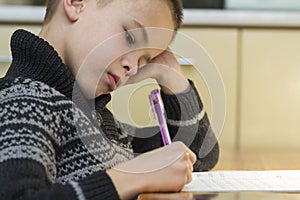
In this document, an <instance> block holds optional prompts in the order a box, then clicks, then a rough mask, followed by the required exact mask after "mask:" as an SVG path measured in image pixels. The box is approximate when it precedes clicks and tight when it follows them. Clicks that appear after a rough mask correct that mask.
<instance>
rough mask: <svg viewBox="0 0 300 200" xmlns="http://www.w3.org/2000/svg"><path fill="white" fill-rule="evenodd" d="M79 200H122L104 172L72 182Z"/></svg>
mask: <svg viewBox="0 0 300 200" xmlns="http://www.w3.org/2000/svg"><path fill="white" fill-rule="evenodd" d="M70 185H71V186H72V187H73V189H74V190H75V192H76V195H77V197H78V199H79V200H91V199H93V200H96V199H99V200H100V199H111V200H120V198H119V195H118V192H117V190H116V188H115V186H114V184H113V182H112V180H111V179H110V177H109V176H108V175H107V174H106V173H105V172H103V171H99V172H96V173H94V174H92V175H91V176H88V177H86V178H84V179H82V180H80V181H79V182H78V183H77V182H70Z"/></svg>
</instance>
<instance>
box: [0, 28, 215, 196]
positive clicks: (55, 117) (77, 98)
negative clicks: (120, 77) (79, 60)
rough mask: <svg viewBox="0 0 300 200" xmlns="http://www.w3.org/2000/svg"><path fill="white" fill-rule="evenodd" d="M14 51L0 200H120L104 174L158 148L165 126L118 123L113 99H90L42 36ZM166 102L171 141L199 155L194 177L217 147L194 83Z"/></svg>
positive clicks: (1, 135)
mask: <svg viewBox="0 0 300 200" xmlns="http://www.w3.org/2000/svg"><path fill="white" fill-rule="evenodd" d="M11 50H12V56H13V61H12V64H11V66H10V68H9V70H8V72H7V74H6V76H5V77H4V78H2V79H0V188H1V189H0V199H1V200H11V199H43V200H46V199H56V200H59V199H63V200H68V199H70V200H71V199H72V200H74V199H79V200H85V199H86V200H90V199H93V200H98V199H99V200H100V199H105V200H108V199H109V200H113V199H119V196H118V193H117V191H116V189H115V187H114V185H113V183H112V181H111V179H110V178H109V176H108V175H107V174H106V173H105V170H106V169H109V168H111V167H113V166H115V165H116V164H118V163H121V162H124V161H126V160H129V159H132V158H133V157H134V156H136V155H138V154H139V153H143V152H146V151H149V150H152V149H155V148H158V147H160V146H161V145H162V140H161V138H160V134H159V128H158V127H147V128H135V127H133V126H130V125H127V124H123V123H121V122H119V121H118V120H116V119H115V118H114V116H113V114H112V113H111V112H110V111H109V110H108V109H107V108H106V104H107V103H108V102H109V101H110V99H111V96H110V95H102V96H100V97H97V98H96V99H94V100H88V99H86V98H85V97H84V95H83V94H82V92H81V91H80V89H79V87H78V86H77V84H76V81H75V78H74V76H73V75H72V73H71V72H70V71H69V69H68V68H67V66H66V65H64V63H63V62H62V60H61V58H60V57H59V55H58V54H57V52H56V51H55V50H54V48H53V47H52V46H51V45H50V44H49V43H48V42H46V41H44V40H43V39H41V38H39V37H38V36H36V35H34V34H32V33H30V32H27V31H25V30H17V31H16V32H15V33H14V34H13V36H12V39H11ZM162 98H163V101H164V104H165V108H166V112H167V122H168V126H169V129H170V133H171V138H172V139H173V140H181V141H183V142H184V143H186V144H187V145H188V146H189V147H190V148H191V149H192V150H193V151H194V152H195V153H196V155H198V160H197V162H196V163H195V165H194V168H195V171H206V170H210V169H211V168H213V167H214V165H215V164H216V163H217V161H218V156H219V147H218V143H217V142H216V137H215V135H214V133H213V131H212V130H211V128H210V124H209V120H208V118H207V115H206V113H205V111H204V109H203V105H202V103H201V100H200V97H199V95H198V93H197V91H196V90H195V87H194V85H193V83H192V81H190V89H189V91H187V92H185V93H182V94H177V95H166V94H162ZM207 138H208V139H207ZM204 140H205V144H204V143H203V141H204ZM209 146H210V147H209ZM201 147H202V148H201ZM203 147H205V148H204V150H203ZM200 149H201V151H200ZM205 151H207V153H201V152H205Z"/></svg>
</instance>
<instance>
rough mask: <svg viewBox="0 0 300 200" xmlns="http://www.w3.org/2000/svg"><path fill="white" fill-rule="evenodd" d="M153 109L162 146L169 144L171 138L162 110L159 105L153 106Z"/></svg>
mask: <svg viewBox="0 0 300 200" xmlns="http://www.w3.org/2000/svg"><path fill="white" fill-rule="evenodd" d="M154 108H155V111H156V114H157V119H158V122H159V129H160V133H161V137H162V141H163V144H164V145H168V144H171V138H170V134H169V129H168V125H167V122H166V118H165V113H164V108H163V107H162V106H161V105H160V104H154Z"/></svg>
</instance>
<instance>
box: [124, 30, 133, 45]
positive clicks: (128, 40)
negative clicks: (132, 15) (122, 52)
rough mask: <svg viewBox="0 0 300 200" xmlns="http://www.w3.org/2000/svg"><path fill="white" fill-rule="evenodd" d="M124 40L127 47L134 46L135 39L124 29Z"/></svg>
mask: <svg viewBox="0 0 300 200" xmlns="http://www.w3.org/2000/svg"><path fill="white" fill-rule="evenodd" d="M125 39H126V42H127V44H128V45H129V46H132V45H134V42H135V39H134V37H133V36H132V35H131V33H130V32H129V31H128V30H127V29H125Z"/></svg>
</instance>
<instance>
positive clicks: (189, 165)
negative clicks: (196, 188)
mask: <svg viewBox="0 0 300 200" xmlns="http://www.w3.org/2000/svg"><path fill="white" fill-rule="evenodd" d="M186 165H187V166H186V167H187V168H186V169H187V172H186V183H189V182H191V181H192V171H193V170H191V169H193V167H192V164H191V163H189V162H187V163H186Z"/></svg>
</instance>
